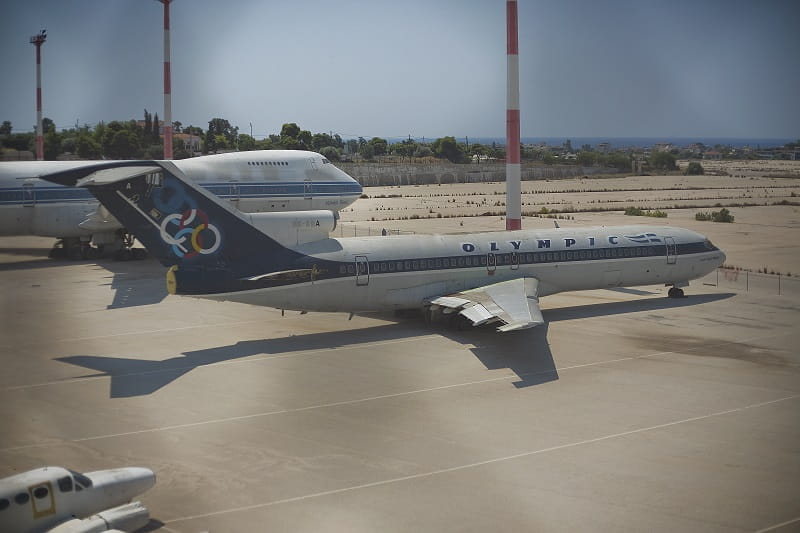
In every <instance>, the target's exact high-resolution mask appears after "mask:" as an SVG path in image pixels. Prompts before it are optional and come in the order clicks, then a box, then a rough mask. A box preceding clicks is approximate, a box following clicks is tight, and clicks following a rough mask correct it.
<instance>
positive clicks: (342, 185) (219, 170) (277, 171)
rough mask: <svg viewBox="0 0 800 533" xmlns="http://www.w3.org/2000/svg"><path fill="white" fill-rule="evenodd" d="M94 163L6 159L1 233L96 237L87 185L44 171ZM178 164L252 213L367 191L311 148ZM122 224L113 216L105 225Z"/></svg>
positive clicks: (339, 202) (336, 205)
mask: <svg viewBox="0 0 800 533" xmlns="http://www.w3.org/2000/svg"><path fill="white" fill-rule="evenodd" d="M94 163H99V162H98V161H17V162H3V163H0V235H39V236H43V237H57V238H63V237H84V238H88V237H90V236H91V235H92V233H93V231H91V230H88V229H84V228H81V227H80V226H79V225H80V224H81V223H82V222H84V221H86V220H87V218H88V217H90V216H92V214H93V213H95V212H96V211H97V209H98V205H99V204H98V202H97V200H96V199H95V198H94V197H93V196H92V195H91V194H90V193H89V192H88V191H87V190H86V189H83V188H74V187H64V186H61V185H57V184H55V183H51V182H49V181H46V180H42V179H39V177H38V176H41V175H45V174H49V173H53V172H59V171H63V170H68V169H73V168H79V167H82V166H86V165H91V164H94ZM173 163H174V164H175V166H176V167H178V168H179V169H180V170H181V171H183V173H184V174H185V175H186V176H187V177H188V178H189V179H191V180H192V181H194V182H195V183H198V184H200V185H202V186H203V187H204V188H206V189H207V190H209V191H210V192H212V193H214V194H216V195H217V196H219V197H221V198H224V199H226V200H228V201H229V202H230V203H231V204H232V205H233V207H235V208H237V209H239V210H241V211H244V212H246V213H260V212H269V211H305V210H315V209H325V210H331V211H338V210H340V209H342V208H343V207H345V206H347V205H350V204H351V203H352V202H353V201H355V200H356V199H357V198H358V197H359V196H360V195H361V187H360V186H359V185H358V183H357V182H356V181H355V180H354V179H353V178H351V177H350V176H348V175H347V174H346V173H345V172H343V171H341V170H340V169H338V168H336V167H335V166H334V165H333V164H331V163H330V162H329V161H328V160H327V159H325V158H324V157H322V156H321V155H319V154H317V153H313V152H305V151H299V150H261V151H253V152H235V153H228V154H217V155H208V156H202V157H197V158H193V159H183V160H177V161H173ZM120 228H121V225H120V224H119V223H117V222H116V221H115V220H112V221H111V223H110V224H109V225H108V226H107V227H106V228H104V231H116V230H118V229H120ZM95 231H97V230H95Z"/></svg>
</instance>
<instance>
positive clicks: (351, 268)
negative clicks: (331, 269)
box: [347, 265, 356, 274]
mask: <svg viewBox="0 0 800 533" xmlns="http://www.w3.org/2000/svg"><path fill="white" fill-rule="evenodd" d="M347 273H348V274H355V273H356V269H355V267H354V266H353V265H347Z"/></svg>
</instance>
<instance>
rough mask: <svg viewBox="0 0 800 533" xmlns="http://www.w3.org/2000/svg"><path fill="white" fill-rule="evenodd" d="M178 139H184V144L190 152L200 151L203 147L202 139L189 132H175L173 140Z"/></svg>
mask: <svg viewBox="0 0 800 533" xmlns="http://www.w3.org/2000/svg"><path fill="white" fill-rule="evenodd" d="M177 140H181V141H183V145H184V146H185V147H186V149H187V150H189V151H190V152H199V151H200V150H201V149H202V147H203V143H202V139H201V138H200V137H199V136H198V135H190V134H188V133H173V134H172V141H173V142H175V141H177Z"/></svg>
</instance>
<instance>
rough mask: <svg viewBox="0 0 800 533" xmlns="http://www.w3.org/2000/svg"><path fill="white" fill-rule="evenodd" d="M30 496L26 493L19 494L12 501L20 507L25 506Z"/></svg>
mask: <svg viewBox="0 0 800 533" xmlns="http://www.w3.org/2000/svg"><path fill="white" fill-rule="evenodd" d="M30 499H31V498H30V496H28V493H27V492H20V493H19V494H17V495H16V496H14V501H15V502H17V503H18V504H20V505H25V504H26V503H28V500H30Z"/></svg>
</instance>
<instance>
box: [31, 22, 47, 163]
mask: <svg viewBox="0 0 800 533" xmlns="http://www.w3.org/2000/svg"><path fill="white" fill-rule="evenodd" d="M46 40H47V30H42V31H40V32H39V33H38V34H37V35H34V36H33V37H31V44H33V45H35V46H36V160H37V161H42V160H44V137H43V132H42V45H43V44H44V42H45V41H46Z"/></svg>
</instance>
